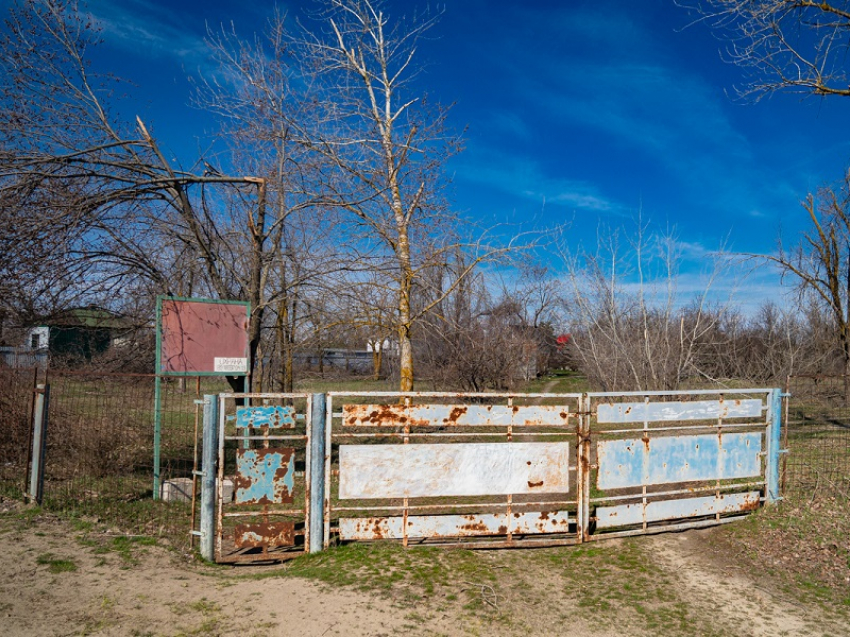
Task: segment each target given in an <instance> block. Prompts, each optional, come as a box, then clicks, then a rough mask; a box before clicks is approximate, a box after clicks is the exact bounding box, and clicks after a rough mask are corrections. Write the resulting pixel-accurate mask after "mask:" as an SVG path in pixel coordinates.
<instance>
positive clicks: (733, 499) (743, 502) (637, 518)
mask: <svg viewBox="0 0 850 637" xmlns="http://www.w3.org/2000/svg"><path fill="white" fill-rule="evenodd" d="M761 501H762V498H761V496H760V493H759V492H758V491H745V492H743V493H726V494H722V495H718V494H713V495H707V496H698V497H695V498H677V499H672V500H669V499H664V500H653V501H652V502H634V503H632V504H618V505H615V506H607V507H597V508H596V516H595V519H596V528H597V530H599V529H604V528H616V527H625V526H633V525H635V524H643V523H644V522H648V523H652V522H663V521H665V520H668V521H670V520H682V519H689V518H690V519H692V518H701V517H705V516H708V515H718V514H720V515H723V514H727V513H741V512H744V511H753V510H755V509H757V508H758V507H759V504H760V503H761Z"/></svg>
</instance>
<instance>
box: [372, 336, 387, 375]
mask: <svg viewBox="0 0 850 637" xmlns="http://www.w3.org/2000/svg"><path fill="white" fill-rule="evenodd" d="M383 364H384V347H383V342H381V343H374V344H373V346H372V378H373V379H374V380H381V372H382V371H383V370H382V368H383Z"/></svg>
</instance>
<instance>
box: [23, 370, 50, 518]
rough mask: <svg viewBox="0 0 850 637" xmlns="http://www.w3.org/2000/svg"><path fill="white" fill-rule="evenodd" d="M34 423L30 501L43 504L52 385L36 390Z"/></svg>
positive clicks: (41, 386)
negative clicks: (45, 454)
mask: <svg viewBox="0 0 850 637" xmlns="http://www.w3.org/2000/svg"><path fill="white" fill-rule="evenodd" d="M35 392H36V394H35V409H34V410H33V419H32V420H33V423H32V462H31V463H30V476H29V478H30V488H29V494H28V496H29V501H30V502H33V501H34V502H36V503H38V504H41V500H42V496H43V495H44V450H45V448H46V446H47V444H46V443H47V415H48V410H49V408H50V385H42V384H39V385H37V386H36V389H35Z"/></svg>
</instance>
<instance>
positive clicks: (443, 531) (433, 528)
mask: <svg viewBox="0 0 850 637" xmlns="http://www.w3.org/2000/svg"><path fill="white" fill-rule="evenodd" d="M403 526H404V518H402V517H391V518H342V519H340V521H339V534H340V538H341V539H343V540H379V539H401V538H402V537H403V534H402V529H403ZM569 530H570V517H569V513H568V512H567V511H544V512H539V511H536V512H531V513H527V512H526V513H514V514H512V515H510V516H508V515H507V514H505V513H496V514H492V513H485V514H477V515H412V516H409V517H408V518H407V537H414V538H420V537H474V536H480V535H507V534H508V533H513V534H515V535H537V534H543V533H567V532H569Z"/></svg>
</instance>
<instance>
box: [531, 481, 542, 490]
mask: <svg viewBox="0 0 850 637" xmlns="http://www.w3.org/2000/svg"><path fill="white" fill-rule="evenodd" d="M542 486H543V480H540V481H539V482H532V481H531V480H529V481H528V488H529V489H536V488H537V487H542Z"/></svg>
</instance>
